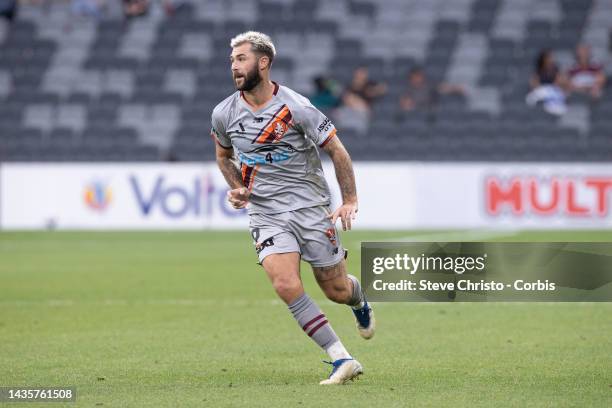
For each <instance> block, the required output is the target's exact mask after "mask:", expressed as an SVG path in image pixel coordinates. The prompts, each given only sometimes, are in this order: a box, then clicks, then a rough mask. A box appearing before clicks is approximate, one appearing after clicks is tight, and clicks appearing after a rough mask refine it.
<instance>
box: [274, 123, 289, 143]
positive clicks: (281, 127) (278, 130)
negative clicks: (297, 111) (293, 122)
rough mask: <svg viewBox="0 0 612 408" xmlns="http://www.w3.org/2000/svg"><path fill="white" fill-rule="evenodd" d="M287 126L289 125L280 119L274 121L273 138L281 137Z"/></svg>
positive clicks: (278, 138)
mask: <svg viewBox="0 0 612 408" xmlns="http://www.w3.org/2000/svg"><path fill="white" fill-rule="evenodd" d="M288 127H289V126H287V124H286V123H285V122H283V121H282V120H281V121H279V122H276V127H275V128H274V140H280V139H282V137H283V135H284V134H285V132H286V131H287V128H288Z"/></svg>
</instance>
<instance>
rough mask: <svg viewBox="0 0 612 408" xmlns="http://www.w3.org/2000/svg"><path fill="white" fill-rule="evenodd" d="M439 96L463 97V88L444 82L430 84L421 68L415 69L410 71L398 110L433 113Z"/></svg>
mask: <svg viewBox="0 0 612 408" xmlns="http://www.w3.org/2000/svg"><path fill="white" fill-rule="evenodd" d="M440 95H465V88H464V87H463V86H461V85H455V84H449V83H446V82H442V83H439V84H432V83H430V82H429V80H428V78H427V75H425V71H424V70H423V68H421V67H415V68H413V69H411V70H410V73H409V74H408V87H407V89H406V91H405V92H404V93H403V94H402V95H401V96H400V109H401V110H402V111H403V112H410V111H415V110H418V111H424V112H430V111H433V110H434V109H435V105H436V103H437V101H438V99H439V97H440Z"/></svg>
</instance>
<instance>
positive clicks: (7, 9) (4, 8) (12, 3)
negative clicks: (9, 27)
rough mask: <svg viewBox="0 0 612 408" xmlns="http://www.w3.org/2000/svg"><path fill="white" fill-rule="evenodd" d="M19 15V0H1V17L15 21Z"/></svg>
mask: <svg viewBox="0 0 612 408" xmlns="http://www.w3.org/2000/svg"><path fill="white" fill-rule="evenodd" d="M16 15H17V0H0V17H4V18H6V19H7V20H8V21H13V20H14V19H15V17H16Z"/></svg>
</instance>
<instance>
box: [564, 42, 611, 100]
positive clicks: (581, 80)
mask: <svg viewBox="0 0 612 408" xmlns="http://www.w3.org/2000/svg"><path fill="white" fill-rule="evenodd" d="M568 77H569V91H570V92H572V93H577V94H585V95H589V96H590V97H591V98H593V99H599V98H600V97H601V94H602V91H603V89H604V85H605V83H606V75H605V73H604V70H603V67H602V66H601V65H600V64H595V63H593V62H592V61H591V48H590V47H589V46H588V45H586V44H580V45H579V46H578V47H576V63H575V65H574V66H573V67H572V68H571V69H570V70H569V72H568Z"/></svg>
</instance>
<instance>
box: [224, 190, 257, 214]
mask: <svg viewBox="0 0 612 408" xmlns="http://www.w3.org/2000/svg"><path fill="white" fill-rule="evenodd" d="M250 195H251V192H250V191H249V190H248V189H247V188H246V187H240V188H235V189H233V190H229V191H228V192H227V201H229V202H230V204H231V205H232V207H234V208H235V209H237V210H239V209H241V208H244V207H246V205H247V203H248V202H249V196H250Z"/></svg>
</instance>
